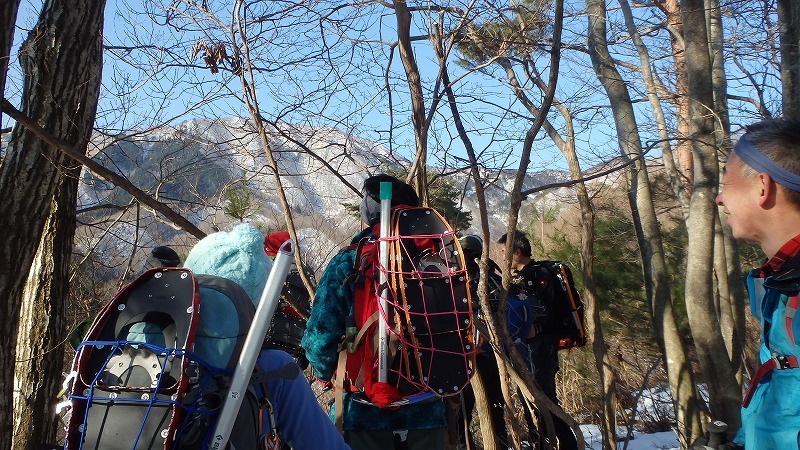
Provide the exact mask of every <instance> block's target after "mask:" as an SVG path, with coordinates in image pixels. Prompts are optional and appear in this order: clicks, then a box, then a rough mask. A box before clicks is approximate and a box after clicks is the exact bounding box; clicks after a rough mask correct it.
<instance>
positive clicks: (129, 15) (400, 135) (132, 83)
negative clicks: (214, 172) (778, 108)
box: [3, 0, 776, 171]
mask: <svg viewBox="0 0 800 450" xmlns="http://www.w3.org/2000/svg"><path fill="white" fill-rule="evenodd" d="M211 3H212V5H213V2H211ZM224 3H225V2H223V7H220V9H219V11H218V13H219V15H220V17H222V18H223V19H225V20H229V19H227V16H226V15H227V14H229V12H228V11H226V10H225V7H226V6H224ZM613 3H614V2H610V4H611V6H614V5H613ZM40 4H41V1H31V0H25V1H23V2H22V4H21V9H20V16H19V20H18V23H19V24H20V27H19V28H18V30H17V31H18V33H17V39H16V40H15V43H16V44H17V45H19V43H21V41H22V38H23V36H24V34H25V30H26V29H27V28H28V27H29V26H31V25H32V24H33V22H34V20H35V14H36V11H38V7H39V5H40ZM264 5H265V6H263V8H265V11H266V10H267V9H269V8H272V6H271V5H272V4H271V3H270V2H264ZM212 7H213V6H212ZM582 7H583V1H567V18H566V20H565V31H564V36H563V42H564V43H565V44H567V45H569V46H571V47H572V48H574V49H580V48H581V47H584V46H585V36H584V34H585V30H586V18H585V16H584V15H582V14H581V9H582ZM369 8H371V9H370V10H369V12H370V14H366V15H364V16H363V18H362V17H358V18H356V16H357V15H355V14H354V13H353V11H352V10H351V11H347V12H345V13H343V14H342V15H341V17H336V18H337V19H339V20H341V21H348V20H350V22H348V23H347V25H349V26H350V28H349V29H347V30H343V29H339V30H335V29H333V28H329V31H339V32H341V33H342V34H341V35H338V36H335V35H332V34H328V35H327V36H326V39H330V41H329V42H328V41H326V42H325V44H326V45H327V47H326V50H327V51H328V52H330V53H332V54H333V57H335V58H339V59H337V64H334V65H332V66H331V65H325V64H317V63H313V62H311V61H303V60H302V58H301V57H302V56H304V55H302V53H303V52H308V53H309V54H311V53H313V52H314V51H317V50H320V49H323V46H322V45H320V44H321V40H320V39H319V35H315V34H314V33H315V27H314V26H313V25H314V24H313V22H312V23H310V25H312V26H308V27H304V26H303V22H304V21H305V20H306V19H308V18H312V19H313V18H314V17H313V14H309V13H307V12H302V11H298V12H296V13H294V14H292V15H291V18H290V19H284V20H283V21H279V22H272V23H270V26H274V27H275V31H274V33H272V34H269V35H268V36H267V38H265V39H264V40H263V41H262V42H254V43H253V47H252V48H251V49H252V50H253V51H254V54H256V56H257V57H258V61H259V62H260V64H261V68H262V69H264V70H263V71H262V72H261V73H260V74H259V75H258V78H257V79H256V83H257V85H258V86H259V101H260V103H261V105H260V106H261V111H262V114H263V115H264V116H265V117H267V118H268V119H270V120H279V121H285V122H289V123H293V124H296V125H307V126H315V127H319V126H332V127H336V128H339V129H342V130H346V131H348V132H350V133H352V134H354V135H356V136H358V137H362V138H366V139H371V140H374V141H378V142H381V143H383V144H385V145H387V146H390V145H391V148H392V149H393V150H395V151H396V152H397V154H398V155H400V156H404V157H407V158H410V157H411V152H412V151H413V135H412V134H411V131H410V130H411V129H410V125H409V121H410V118H409V117H410V116H409V113H408V109H407V105H408V100H407V88H406V86H405V85H404V82H403V76H404V72H403V68H402V65H401V63H400V58H399V56H398V55H397V52H396V51H395V52H394V55H393V60H392V64H391V65H390V69H389V71H388V73H389V75H390V77H389V78H390V85H391V86H392V91H391V99H392V111H393V116H392V117H391V121H390V115H389V103H388V99H389V96H388V94H387V90H386V88H385V86H384V78H383V75H384V70H385V67H386V64H387V61H388V59H389V48H390V47H389V46H388V45H387V42H392V41H393V40H394V39H395V31H394V17H393V16H392V15H391V14H389V13H388V11H387V10H385V9H384V8H382V7H381V6H378V5H372V6H370V7H369ZM366 10H367V8H364V10H361V11H360V12H364V11H366ZM144 11H145V9H144V8H143V7H142V4H141V3H140V2H120V1H115V0H112V1H109V3H108V8H107V12H106V17H107V25H106V28H105V41H106V45H108V46H113V47H117V46H130V45H132V44H133V43H135V39H134V38H132V37H133V36H138V37H140V38H142V39H146V40H149V41H150V42H148V43H149V44H153V45H155V46H160V47H161V48H156V47H152V48H149V49H146V50H141V51H131V52H127V51H124V50H120V49H114V50H109V51H107V53H106V59H105V62H104V73H103V77H104V78H103V87H104V89H103V93H102V98H101V106H100V109H99V113H98V119H97V126H98V129H105V130H109V131H110V132H112V133H114V132H123V131H129V130H134V129H142V128H146V127H149V126H154V125H157V124H162V123H167V124H175V123H177V122H179V121H182V120H186V119H191V118H209V117H228V116H236V115H241V116H246V115H247V113H246V110H245V108H244V106H243V104H242V102H241V101H240V99H239V98H240V96H241V95H240V92H241V86H240V84H239V81H238V79H237V78H236V77H234V76H232V75H231V74H230V72H225V71H221V72H220V73H218V74H211V73H210V72H209V71H208V70H206V69H204V68H202V67H200V66H201V63H200V61H199V60H198V59H195V60H193V61H190V60H189V59H188V54H189V51H190V47H191V45H192V44H193V43H195V42H197V41H198V40H199V39H206V40H207V41H209V42H211V41H213V40H214V39H224V38H226V37H227V36H225V35H224V34H222V33H216V34H213V35H202V34H201V33H198V32H195V31H185V32H181V33H178V32H176V31H175V30H174V29H173V30H170V29H167V28H165V27H163V26H161V25H157V24H154V23H153V21H152V20H151V19H152V17H155V18H156V19H157V20H159V21H160V22H162V24H163V22H164V14H163V12H161V11H158V10H157V9H153V8H151V9H150V10H149V12H150V13H152V14H151V15H150V16H148V15H146V14H144ZM267 12H269V11H267ZM634 12H635V14H636V17H637V19H639V20H641V22H640V23H641V27H642V29H644V28H646V27H652V26H654V25H657V24H658V23H659V20H660V17H659V16H658V15H657V14H656V13H654V11H653V10H652V9H647V8H635V10H634ZM609 16H610V22H609V36H610V38H611V39H612V41H613V42H617V44H615V45H614V46H613V50H614V51H615V56H616V57H617V58H619V59H620V60H622V61H625V62H628V63H631V64H638V59H637V58H636V57H635V55H634V54H633V52H632V50H631V47H630V45H629V42H628V41H627V39H626V33H627V31H626V30H624V28H622V27H621V25H618V23H619V11H617V10H614V9H613V8H612V9H610V12H609ZM414 17H415V21H414V26H415V28H416V30H417V32H416V33H414V32H412V34H417V35H419V34H421V33H422V32H423V31H424V30H426V29H427V27H428V26H429V21H428V19H427V18H426V17H425V16H423V15H422V14H415V15H414ZM727 20H728V22H727V23H728V24H729V25H730V27H729V28H728V29H727V34H728V35H729V36H732V37H739V36H740V35H741V34H742V33H744V31H747V30H748V27H749V26H750V25H752V24H750V23H748V19H747V18H746V17H733V18H729V19H727ZM284 27H285V28H284ZM742 30H744V31H742ZM659 33H661V34H660V35H659ZM664 33H665V32H664V31H663V30H662V31H660V32H659V31H657V30H656V31H655V32H654V33H653V35H652V36H651V37H650V38H649V42H650V43H653V42H656V41H658V40H659V39H660V42H661V44H660V45H662V47H661V49H659V48H658V47H657V46H653V47H652V49H651V52H652V53H651V57H653V58H654V59H655V61H656V65H657V67H659V68H660V70H661V72H660V75H661V76H662V77H664V76H665V74H666V71H667V70H668V68H669V59H668V58H666V57H667V56H668V51H669V48H668V47H667V48H666V49H664V47H663V46H664V45H665V43H666V41H665V35H664ZM364 38H369V39H372V40H373V43H372V44H370V45H367V44H363V43H360V44H357V45H356V44H354V40H355V39H364ZM756 50H757V49H756ZM414 51H415V54H416V60H417V62H418V64H419V67H420V71H421V74H422V77H423V85H424V87H425V89H427V90H428V91H426V97H425V98H426V103H427V106H430V102H431V94H430V89H431V88H432V86H433V80H434V78H435V76H436V74H437V71H438V66H437V64H436V61H435V58H434V56H433V52H432V49H431V45H430V43H429V42H428V41H426V40H421V41H417V42H415V44H414ZM754 53H757V52H755V51H754ZM757 57H760V56H759V55H757V54H756V55H754V56H751V57H749V58H741V61H740V62H743V63H744V64H745V65H747V64H749V65H751V66H752V65H757V64H758V62H759V61H758V59H757ZM12 60H13V61H12V63H14V65H13V66H12V70H13V69H14V67H16V55H12ZM451 60H452V58H451ZM539 61H540V63H539V67H538V69H539V70H541V71H542V72H543V74H544V75H545V76H546V74H547V70H548V67H547V65H546V61H547V59H546V58H544V57H541V58H539ZM132 62H135V63H136V64H132ZM187 62H190V63H193V64H195V65H196V66H195V67H191V68H185V67H179V66H180V65H183V64H186V63H187ZM287 62H292V64H290V65H284V64H286V63H287ZM762 64H763V63H762ZM767 66H768V65H767ZM730 67H731V73H730V74H729V78H730V81H729V93H731V94H735V95H738V96H742V97H753V96H754V89H752V87H750V86H748V82H749V80H748V79H746V78H745V77H743V76H741V74H739V73H736V70H735V66H734V65H733V64H730ZM622 72H623V76H625V77H626V79H627V80H629V83H630V84H629V89H630V91H631V96H632V98H634V99H635V100H641V99H643V98H644V92H643V91H642V87H641V83H640V81H639V78H638V74H637V73H636V72H633V71H630V70H625V69H624V68H623V69H622ZM450 76H451V78H452V79H454V80H458V81H457V83H456V84H455V86H454V88H455V90H456V92H457V94H458V95H460V96H461V97H460V98H461V101H462V105H461V109H462V111H464V116H463V119H464V121H465V125H466V127H467V129H468V130H469V134H470V139H471V140H472V142H473V144H474V145H475V146H476V148H477V149H478V150H479V151H481V150H483V151H485V154H486V155H487V157H486V161H487V163H488V164H493V165H497V166H505V167H510V168H513V167H516V164H517V157H518V152H519V149H520V147H521V140H522V138H523V137H524V130H525V128H527V126H528V125H529V123H530V122H528V121H527V120H526V119H524V118H523V117H520V116H517V115H515V114H514V113H512V114H508V113H507V112H504V110H511V111H513V112H517V113H518V112H520V111H521V109H520V108H519V106H518V105H517V104H516V102H515V100H514V98H513V96H512V95H511V92H510V90H509V89H508V88H507V87H506V86H504V85H503V84H502V83H501V82H500V81H498V78H502V74H500V73H497V72H495V73H494V76H492V75H491V74H477V73H471V74H468V73H466V72H465V71H464V70H463V69H461V68H459V67H458V66H456V65H454V64H453V65H451V74H450ZM461 77H463V78H461ZM771 77H772V75H771V74H770V73H769V72H765V73H764V74H763V75H761V78H760V79H759V80H760V81H761V82H763V84H764V85H765V86H767V87H768V89H767V100H768V101H772V102H773V104H772V106H773V107H774V98H775V92H776V89H775V88H774V87H769V86H770V84H773V85H774V82H775V80H774V78H771ZM664 79H666V80H667V81H668V78H664ZM19 86H20V83H19V72H18V71H17V72H12V74H11V77H10V79H9V83H8V87H7V91H6V96H7V97H8V98H10V99H11V100H12V102H13V101H14V99H18V97H19V95H20V92H19ZM529 95H530V96H531V97H532V98H534V99H537V100H536V101H539V100H538V99H540V97H541V94H540V93H538V92H537V91H536V90H535V89H532V90H531V91H529ZM556 99H557V100H559V101H561V102H563V103H564V104H566V105H568V107H569V109H570V110H571V111H572V112H573V114H574V115H575V126H576V132H577V135H576V144H577V147H578V152H579V155H580V158H581V161H582V164H583V167H584V168H587V167H590V166H591V165H593V164H596V163H597V162H599V161H601V160H606V159H608V158H610V157H613V156H615V155H616V153H617V152H616V139H615V132H614V128H613V125H612V122H611V117H610V112H609V110H608V104H607V103H608V102H607V99H605V96H604V93H603V91H602V89H601V87H600V84H599V82H598V81H597V79H596V77H595V75H594V73H593V71H592V69H591V65H590V63H589V60H588V57H587V55H586V54H585V53H583V52H581V51H580V50H569V49H567V50H564V52H563V54H562V62H561V67H560V74H559V88H558V91H557V95H556ZM731 103H732V110H733V111H734V112H735V113H736V115H735V117H734V123H735V124H741V123H747V122H750V121H752V120H753V117H754V115H753V114H752V108H750V109H744V110H740V108H739V107H740V106H748V105H747V104H746V103H743V102H736V101H732V102H731ZM665 105H666V102H665ZM443 106H445V105H442V106H440V107H439V108H438V110H437V114H435V115H434V119H433V126H432V128H431V130H432V131H431V135H430V137H429V141H428V147H429V151H430V153H431V158H430V160H429V161H430V163H431V164H434V165H441V164H444V163H447V164H453V161H455V159H453V158H452V155H455V156H457V157H464V150H463V144H462V143H461V142H460V140H459V138H458V136H457V134H456V132H455V128H454V127H453V125H452V118H451V117H450V113H449V111H448V110H447V108H446V107H443ZM635 106H636V108H637V119H638V122H639V125H640V129H641V132H642V139H643V144H644V145H646V144H647V140H648V139H652V138H653V137H654V133H653V130H652V127H651V124H652V115H651V113H650V111H649V105H647V103H646V102H643V101H640V102H637V103H636V104H635ZM667 106H668V105H667ZM549 117H550V118H551V120H552V121H553V123H554V125H555V126H556V127H557V128H560V127H562V126H563V123H562V121H561V118H560V116H559V115H558V114H556V113H555V112H553V111H551V114H550V116H549ZM3 122H4V123H3V126H7V125H8V123H9V121H8V119H7V118H6V117H4V118H3ZM735 127H736V125H735V126H734V128H735ZM390 129H391V130H392V134H391V135H390V134H389V130H390ZM390 136H391V138H392V139H391V140H390V139H389V138H390ZM538 138H539V140H538V141H537V142H536V144H535V145H534V153H533V155H532V161H531V166H530V170H532V171H535V170H541V169H547V168H558V169H563V168H564V167H565V163H564V162H563V158H562V157H561V155H560V154H559V153H558V151H557V150H556V149H555V148H554V146H553V145H552V143H551V142H550V140H549V138H547V137H546V136H545V135H544V134H543V133H540V135H539V137H538ZM489 155H491V157H489ZM653 155H654V156H655V155H656V153H653ZM437 158H438V159H437Z"/></svg>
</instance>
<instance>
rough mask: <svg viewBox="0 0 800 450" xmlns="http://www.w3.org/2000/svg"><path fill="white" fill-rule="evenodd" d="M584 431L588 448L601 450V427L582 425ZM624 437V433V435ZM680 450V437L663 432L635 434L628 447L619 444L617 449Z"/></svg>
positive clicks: (622, 443)
mask: <svg viewBox="0 0 800 450" xmlns="http://www.w3.org/2000/svg"><path fill="white" fill-rule="evenodd" d="M581 430H582V431H583V439H584V440H586V445H587V448H591V449H592V450H600V449H601V448H602V443H601V442H600V440H601V439H600V427H599V426H598V425H581ZM619 434H623V435H624V431H623V432H622V433H619ZM623 448H627V449H628V450H678V449H680V445H679V444H678V437H677V436H676V435H675V433H674V432H673V431H663V432H660V433H653V434H642V433H639V432H636V431H634V432H633V439H631V440H630V441H628V446H627V447H625V442H622V441H619V442H617V449H619V450H622V449H623Z"/></svg>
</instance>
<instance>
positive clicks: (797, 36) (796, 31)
mask: <svg viewBox="0 0 800 450" xmlns="http://www.w3.org/2000/svg"><path fill="white" fill-rule="evenodd" d="M778 21H779V22H780V29H781V84H782V85H783V115H784V116H785V117H794V118H798V117H800V2H798V1H797V0H778Z"/></svg>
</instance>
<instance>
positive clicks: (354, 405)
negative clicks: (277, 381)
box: [301, 229, 445, 431]
mask: <svg viewBox="0 0 800 450" xmlns="http://www.w3.org/2000/svg"><path fill="white" fill-rule="evenodd" d="M370 234H371V230H370V229H367V230H364V231H361V232H360V233H358V234H356V236H355V237H354V238H353V240H352V242H351V245H355V244H357V243H358V242H359V241H360V240H361V239H362V238H364V237H368V236H370ZM355 256H356V251H355V249H354V248H344V249H342V250H341V251H339V253H337V254H336V255H335V256H334V257H333V258H332V259H331V261H330V262H329V263H328V265H327V266H326V267H325V271H324V272H323V273H322V277H321V278H320V282H319V286H318V287H317V291H316V295H315V296H314V303H313V305H312V307H311V316H310V317H309V319H308V323H307V324H306V331H305V334H304V335H303V340H302V342H301V345H302V346H303V348H304V349H305V351H306V358H308V361H309V363H310V365H311V367H312V368H313V369H314V373H315V374H316V376H317V377H318V378H319V379H321V380H325V381H328V380H330V379H331V377H332V376H333V372H334V371H335V370H336V363H337V361H338V358H339V354H338V352H337V347H338V345H339V342H341V340H342V337H343V336H344V334H345V320H346V318H347V316H349V315H350V314H352V311H353V293H354V286H353V284H352V283H350V282H348V280H347V278H348V276H349V275H350V274H351V273H352V271H353V264H354V262H355ZM351 397H352V395H351V394H347V395H345V399H344V404H343V414H342V420H343V428H344V429H345V430H347V431H355V430H403V429H406V430H416V429H431V428H444V427H445V417H444V413H445V409H444V402H443V401H442V400H441V399H436V400H434V401H431V402H426V403H417V404H412V405H408V406H402V407H400V408H398V409H396V410H388V409H381V408H377V407H375V406H371V405H365V404H363V403H359V402H355V401H352V399H351ZM331 409H333V408H331ZM331 416H333V411H331Z"/></svg>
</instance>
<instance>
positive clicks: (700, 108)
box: [682, 0, 741, 429]
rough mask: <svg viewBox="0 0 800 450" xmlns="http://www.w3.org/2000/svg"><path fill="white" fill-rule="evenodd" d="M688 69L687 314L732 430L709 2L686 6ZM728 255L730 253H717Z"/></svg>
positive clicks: (716, 402)
mask: <svg viewBox="0 0 800 450" xmlns="http://www.w3.org/2000/svg"><path fill="white" fill-rule="evenodd" d="M682 11H683V23H684V41H685V43H686V55H687V56H686V69H687V75H688V79H689V117H691V123H690V126H691V128H690V131H691V142H692V157H693V165H694V183H693V186H692V196H691V201H690V208H691V210H690V214H689V220H688V221H687V222H686V226H687V231H688V233H689V245H688V252H687V255H686V260H687V264H686V291H685V298H686V312H687V315H688V318H689V325H690V327H691V330H692V338H693V339H694V344H695V349H696V351H697V355H698V359H699V360H700V366H701V372H702V374H703V377H704V381H705V382H706V384H707V386H708V389H709V405H710V408H711V415H712V418H713V419H715V420H722V421H724V422H726V423H727V424H728V425H730V426H731V428H732V429H738V427H739V402H740V400H741V392H740V387H739V385H738V383H737V382H736V372H735V370H736V368H738V365H734V364H732V361H731V358H730V357H729V354H728V350H727V348H726V345H725V339H724V337H723V334H722V330H721V324H720V313H719V311H718V309H717V307H716V304H715V302H714V291H713V278H712V271H711V270H709V268H711V267H714V251H715V248H714V234H715V233H714V229H715V222H716V220H717V218H718V216H717V206H716V204H715V202H714V198H715V197H716V190H717V185H718V183H719V180H718V173H719V164H718V161H717V140H716V137H715V125H714V120H715V115H714V111H715V109H714V90H713V83H712V70H711V57H710V47H709V41H708V34H707V28H706V14H705V11H706V10H705V4H704V1H703V0H685V1H684V2H683V4H682ZM716 250H717V251H720V252H724V248H719V249H716Z"/></svg>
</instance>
